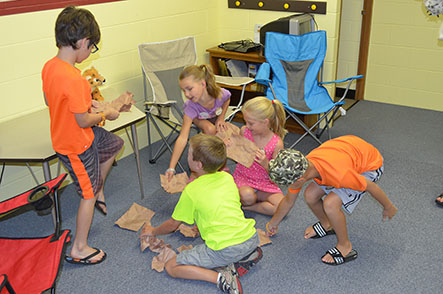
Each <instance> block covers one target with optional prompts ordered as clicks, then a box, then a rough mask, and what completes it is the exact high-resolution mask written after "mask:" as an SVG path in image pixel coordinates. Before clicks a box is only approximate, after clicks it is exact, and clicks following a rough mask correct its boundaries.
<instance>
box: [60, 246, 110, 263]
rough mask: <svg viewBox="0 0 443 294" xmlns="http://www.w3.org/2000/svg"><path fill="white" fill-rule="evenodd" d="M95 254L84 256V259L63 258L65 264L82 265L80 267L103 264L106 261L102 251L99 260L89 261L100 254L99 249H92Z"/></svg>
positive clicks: (104, 253)
mask: <svg viewBox="0 0 443 294" xmlns="http://www.w3.org/2000/svg"><path fill="white" fill-rule="evenodd" d="M94 249H95V252H94V253H92V254H90V255H88V256H86V257H85V258H73V257H71V256H65V260H66V262H69V263H73V264H82V265H93V264H99V263H101V262H103V261H104V260H105V259H106V252H104V251H103V257H102V258H101V259H99V260H94V261H91V260H90V259H91V258H92V257H94V256H96V255H98V254H100V249H98V248H94Z"/></svg>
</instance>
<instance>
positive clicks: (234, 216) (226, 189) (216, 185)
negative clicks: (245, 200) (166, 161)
mask: <svg viewBox="0 0 443 294" xmlns="http://www.w3.org/2000/svg"><path fill="white" fill-rule="evenodd" d="M172 218H173V219H175V220H177V221H182V222H185V223H188V224H190V225H192V224H193V223H194V221H195V223H196V224H197V227H198V229H199V231H200V235H201V237H202V239H203V240H204V241H205V243H206V246H208V247H209V248H211V249H212V250H221V249H223V248H226V247H229V246H232V245H237V244H241V243H243V242H245V241H246V240H248V239H249V238H251V237H252V236H253V235H254V234H255V232H256V229H255V227H254V226H255V220H253V219H246V218H245V215H244V213H243V210H242V209H241V204H240V195H239V193H238V188H237V185H236V184H235V182H234V179H233V178H232V176H231V175H230V174H228V173H226V172H216V173H212V174H205V175H202V176H200V177H198V178H197V179H195V180H194V181H193V182H191V183H189V184H188V185H187V186H186V188H185V189H184V190H183V193H182V194H181V196H180V200H179V201H178V203H177V205H176V206H175V209H174V212H173V213H172Z"/></svg>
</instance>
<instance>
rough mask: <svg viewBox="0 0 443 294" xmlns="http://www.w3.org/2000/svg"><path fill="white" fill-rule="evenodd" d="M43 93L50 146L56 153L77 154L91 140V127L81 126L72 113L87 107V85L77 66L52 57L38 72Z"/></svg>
mask: <svg viewBox="0 0 443 294" xmlns="http://www.w3.org/2000/svg"><path fill="white" fill-rule="evenodd" d="M42 80H43V92H44V93H45V96H46V100H47V101H48V105H49V115H50V117H51V139H52V147H53V148H54V150H55V151H56V152H58V153H60V154H64V155H67V154H81V153H83V152H84V151H86V149H88V148H89V147H90V146H91V144H92V141H93V140H94V133H93V131H92V129H91V128H81V127H80V126H79V125H78V123H77V121H76V120H75V116H74V113H84V112H87V111H89V109H90V108H91V103H92V99H91V87H90V86H89V83H88V81H87V80H86V79H85V78H83V77H82V75H81V72H80V70H79V69H77V68H75V67H73V66H72V65H71V64H69V63H67V62H65V61H63V60H61V59H59V58H57V57H54V58H52V59H51V60H49V61H48V62H46V64H45V66H44V67H43V71H42Z"/></svg>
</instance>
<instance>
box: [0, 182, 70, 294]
mask: <svg viewBox="0 0 443 294" xmlns="http://www.w3.org/2000/svg"><path fill="white" fill-rule="evenodd" d="M65 178H66V174H62V175H60V176H58V177H57V178H55V179H53V180H51V181H48V182H46V183H44V184H42V185H39V186H37V187H35V188H33V189H31V190H29V191H27V192H25V193H23V194H20V195H17V196H15V197H13V198H10V199H7V200H5V201H2V202H0V221H1V220H2V218H3V217H8V218H10V217H13V216H15V215H16V214H18V213H20V210H22V211H24V210H26V208H25V207H27V208H28V209H29V207H30V206H32V207H33V208H34V209H35V210H36V211H37V213H39V214H41V213H42V212H43V211H48V210H50V209H51V207H52V204H53V203H54V208H55V209H54V210H53V211H54V212H55V220H56V224H55V233H54V234H52V235H50V236H47V237H33V238H19V237H14V238H11V237H0V275H2V276H0V293H1V294H4V293H8V291H9V293H14V292H13V291H15V293H17V294H21V293H26V294H33V293H42V292H43V291H47V290H49V289H51V293H55V283H56V278H57V275H58V272H59V270H60V266H61V264H62V262H63V257H64V255H65V251H66V247H67V244H68V243H69V241H70V239H71V238H70V235H71V231H70V230H61V228H60V227H61V220H60V207H59V203H58V200H59V199H58V193H57V191H58V188H59V187H60V185H61V184H62V182H63V181H64V179H65ZM50 196H52V197H50ZM8 280H9V283H8ZM11 291H12V292H11Z"/></svg>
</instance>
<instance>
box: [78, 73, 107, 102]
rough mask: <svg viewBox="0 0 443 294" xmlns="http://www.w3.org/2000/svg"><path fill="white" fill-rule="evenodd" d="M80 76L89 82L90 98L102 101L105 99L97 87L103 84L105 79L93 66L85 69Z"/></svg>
mask: <svg viewBox="0 0 443 294" xmlns="http://www.w3.org/2000/svg"><path fill="white" fill-rule="evenodd" d="M82 76H83V77H84V78H85V79H86V80H88V82H89V84H90V85H91V96H92V99H94V100H96V101H103V100H105V99H104V98H103V96H102V94H101V93H100V90H99V89H98V87H99V86H101V85H103V83H104V82H105V81H106V80H105V78H104V77H103V76H101V75H100V74H99V73H98V71H97V70H96V69H95V67H93V66H92V67H91V68H90V69H86V70H85V71H84V72H83V74H82Z"/></svg>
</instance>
